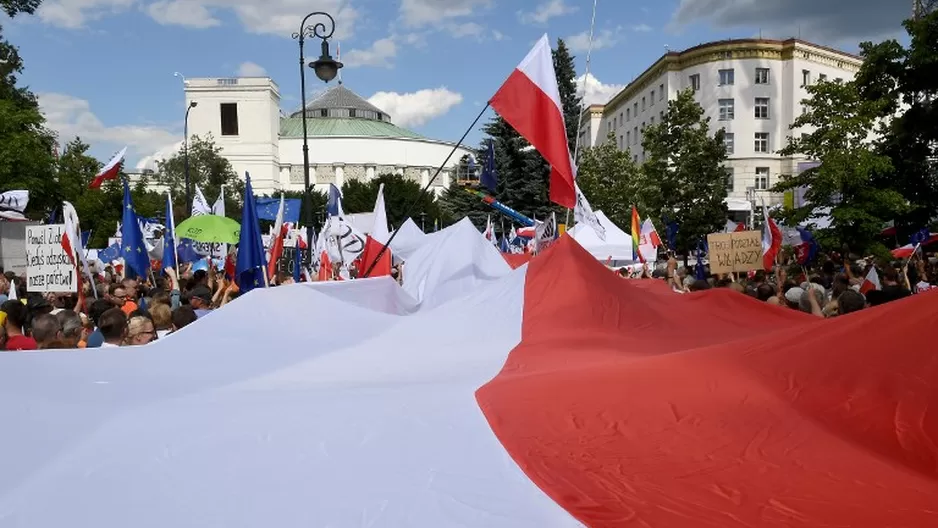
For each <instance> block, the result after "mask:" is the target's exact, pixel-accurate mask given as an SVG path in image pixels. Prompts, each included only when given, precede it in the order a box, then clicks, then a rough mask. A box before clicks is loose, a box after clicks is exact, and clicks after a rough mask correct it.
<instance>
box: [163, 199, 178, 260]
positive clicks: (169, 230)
mask: <svg viewBox="0 0 938 528" xmlns="http://www.w3.org/2000/svg"><path fill="white" fill-rule="evenodd" d="M162 266H163V269H166V268H175V267H176V220H175V219H174V218H173V199H172V198H170V196H169V193H166V229H164V230H163V264H162Z"/></svg>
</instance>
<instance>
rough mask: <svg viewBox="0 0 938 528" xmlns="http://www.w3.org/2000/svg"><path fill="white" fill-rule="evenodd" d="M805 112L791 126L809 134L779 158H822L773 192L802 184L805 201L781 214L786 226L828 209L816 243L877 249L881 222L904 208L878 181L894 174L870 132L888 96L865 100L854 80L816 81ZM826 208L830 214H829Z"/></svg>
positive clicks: (896, 194) (794, 141)
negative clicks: (827, 223)
mask: <svg viewBox="0 0 938 528" xmlns="http://www.w3.org/2000/svg"><path fill="white" fill-rule="evenodd" d="M808 93H809V95H810V97H809V98H808V99H806V100H805V101H803V105H804V113H803V114H802V115H801V116H800V117H799V118H798V119H796V120H795V122H794V123H793V124H792V129H801V128H803V127H810V128H809V129H813V132H808V133H805V134H802V135H801V136H800V137H791V138H790V139H789V143H788V146H786V147H785V148H784V149H782V150H781V151H779V154H781V155H782V156H795V155H802V156H805V157H807V158H808V159H811V160H816V161H818V162H820V165H819V166H818V167H815V168H813V169H808V170H805V171H803V172H801V173H800V174H797V175H792V176H785V177H783V178H782V180H781V181H780V182H779V183H778V184H777V185H776V186H775V188H774V189H773V190H774V191H776V192H783V191H788V190H793V189H796V188H799V187H804V188H805V189H806V191H805V201H806V202H808V203H807V204H806V205H803V206H801V207H797V208H795V209H791V210H788V211H786V212H785V214H784V215H783V218H784V220H786V222H787V223H788V224H789V225H795V224H797V223H800V222H803V221H805V220H809V219H810V218H812V217H814V216H818V215H820V214H823V213H826V214H828V215H829V216H830V217H831V219H832V224H831V227H830V228H829V229H824V230H820V231H819V233H818V238H819V242H821V243H822V244H824V245H827V246H828V247H840V244H843V243H846V244H849V246H850V247H851V248H852V249H854V250H856V251H867V252H868V251H871V250H877V249H878V250H880V251H882V250H884V249H885V248H882V247H878V248H877V247H876V246H877V245H878V242H877V237H878V235H879V233H880V232H881V231H882V227H883V224H884V223H885V222H886V221H888V220H891V219H892V218H893V217H894V216H895V215H897V214H901V213H902V212H903V211H904V209H905V204H904V200H903V197H902V195H901V194H900V193H899V192H897V191H896V190H894V189H892V188H889V187H878V186H877V184H876V181H877V180H879V181H885V180H884V177H886V176H887V175H888V174H890V173H892V172H893V167H892V163H891V162H890V159H889V157H888V156H885V155H883V154H881V153H878V152H876V150H875V148H874V145H873V144H872V143H871V142H870V141H869V134H870V130H872V129H873V128H874V125H875V123H876V120H877V119H879V118H880V116H882V115H884V112H885V111H886V109H887V108H888V107H889V102H888V100H886V99H879V100H868V99H865V98H864V97H862V96H861V94H860V90H859V89H858V87H857V84H856V83H855V82H843V81H833V82H831V81H819V82H818V83H816V84H814V85H812V86H809V87H808ZM828 210H829V212H828Z"/></svg>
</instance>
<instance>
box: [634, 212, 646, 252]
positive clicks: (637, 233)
mask: <svg viewBox="0 0 938 528" xmlns="http://www.w3.org/2000/svg"><path fill="white" fill-rule="evenodd" d="M641 236H642V222H641V219H640V218H639V217H638V209H636V208H635V206H634V205H633V206H632V255H638V259H639V260H640V261H641V262H642V264H644V263H645V259H644V258H642V252H641V251H639V244H640V243H641V242H640V240H641Z"/></svg>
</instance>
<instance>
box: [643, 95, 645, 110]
mask: <svg viewBox="0 0 938 528" xmlns="http://www.w3.org/2000/svg"><path fill="white" fill-rule="evenodd" d="M644 111H645V98H644V97H642V112H644Z"/></svg>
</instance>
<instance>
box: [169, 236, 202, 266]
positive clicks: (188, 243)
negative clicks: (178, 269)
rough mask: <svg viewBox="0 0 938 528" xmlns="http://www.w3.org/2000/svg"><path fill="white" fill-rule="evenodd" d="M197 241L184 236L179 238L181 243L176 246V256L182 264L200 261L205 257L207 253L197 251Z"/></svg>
mask: <svg viewBox="0 0 938 528" xmlns="http://www.w3.org/2000/svg"><path fill="white" fill-rule="evenodd" d="M193 244H195V242H193V241H192V240H190V239H188V238H183V239H180V240H179V245H177V246H176V255H175V256H176V258H178V259H179V263H180V264H186V263H188V262H198V261H200V260H202V259H204V258H205V255H202V254H200V253H199V252H198V251H196V248H195V246H194V245H193Z"/></svg>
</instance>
